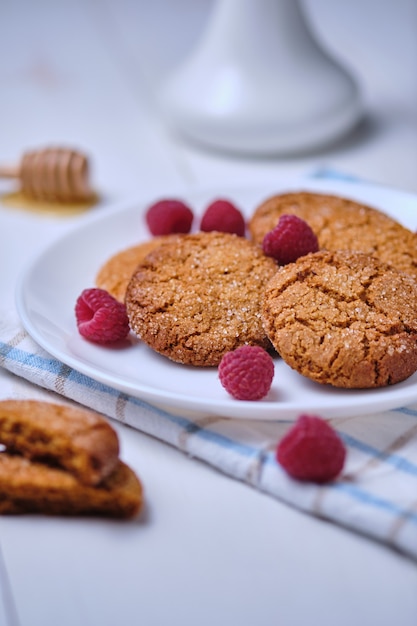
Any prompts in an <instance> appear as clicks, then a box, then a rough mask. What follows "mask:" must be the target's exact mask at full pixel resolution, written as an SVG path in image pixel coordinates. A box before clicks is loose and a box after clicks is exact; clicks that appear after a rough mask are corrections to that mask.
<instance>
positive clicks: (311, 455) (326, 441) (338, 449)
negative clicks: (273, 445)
mask: <svg viewBox="0 0 417 626" xmlns="http://www.w3.org/2000/svg"><path fill="white" fill-rule="evenodd" d="M345 457H346V448H345V446H344V444H343V441H342V440H341V439H340V437H339V435H338V434H337V433H336V431H335V430H334V429H333V428H332V427H331V426H330V425H329V424H328V423H327V422H325V421H324V420H323V419H322V418H320V417H316V416H312V415H300V417H299V418H298V420H297V422H296V423H295V424H294V426H293V427H292V428H291V429H290V430H289V431H288V432H287V433H286V435H285V436H284V437H283V439H282V440H281V441H280V443H279V444H278V446H277V451H276V458H277V461H278V463H280V465H282V467H283V468H284V469H285V470H286V471H287V472H288V474H289V475H290V476H292V477H293V478H296V479H297V480H305V481H312V482H316V483H325V482H330V481H331V480H333V479H334V478H336V476H337V475H338V474H339V473H340V472H341V471H342V468H343V465H344V462H345Z"/></svg>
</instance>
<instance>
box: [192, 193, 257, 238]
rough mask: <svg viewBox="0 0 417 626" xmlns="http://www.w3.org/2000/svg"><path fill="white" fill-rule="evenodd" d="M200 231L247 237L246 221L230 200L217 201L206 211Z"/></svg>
mask: <svg viewBox="0 0 417 626" xmlns="http://www.w3.org/2000/svg"><path fill="white" fill-rule="evenodd" d="M200 229H201V230H203V231H205V232H208V231H212V230H217V231H219V232H221V233H234V234H235V235H239V236H240V237H244V236H245V230H246V224H245V219H244V217H243V215H242V213H241V212H240V211H239V209H238V208H237V207H236V206H235V205H234V204H232V203H231V202H229V201H228V200H215V201H214V202H212V203H211V204H209V206H208V207H207V209H206V210H205V212H204V214H203V217H202V218H201V224H200Z"/></svg>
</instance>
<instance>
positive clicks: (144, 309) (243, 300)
mask: <svg viewBox="0 0 417 626" xmlns="http://www.w3.org/2000/svg"><path fill="white" fill-rule="evenodd" d="M276 271H277V266H276V264H275V262H274V261H273V260H272V259H271V258H269V257H266V256H265V255H264V254H263V252H262V250H261V248H260V247H259V246H257V245H256V244H254V243H252V242H250V241H248V240H247V239H244V238H243V237H239V236H237V235H234V234H229V233H220V232H216V231H213V232H200V233H195V234H189V235H183V236H182V237H181V238H178V239H177V240H176V241H173V242H169V243H166V244H164V245H163V246H160V247H158V248H157V249H155V250H154V251H152V252H151V253H150V254H148V255H147V257H146V258H145V259H144V261H143V262H142V264H141V265H139V267H138V268H137V270H136V272H135V274H134V275H133V277H132V279H131V280H130V282H129V285H128V287H127V291H126V309H127V314H128V317H129V322H130V326H131V329H132V330H133V331H134V332H135V333H136V334H137V335H138V336H139V337H140V338H141V339H142V340H143V341H144V342H145V343H147V344H148V345H149V346H150V347H151V348H153V349H154V350H155V351H156V352H159V353H160V354H163V355H164V356H166V357H168V358H170V359H172V360H173V361H176V362H178V363H184V364H188V365H197V366H215V365H218V364H219V362H220V360H221V357H222V356H223V354H225V353H226V352H229V351H230V350H234V349H235V348H238V347H239V346H241V345H244V344H248V345H260V346H261V347H264V348H271V344H270V342H269V340H268V338H267V336H266V333H265V331H264V329H263V325H262V316H261V302H262V296H263V291H264V289H265V286H266V284H267V283H268V281H269V280H270V278H272V276H273V275H274V274H275V272H276Z"/></svg>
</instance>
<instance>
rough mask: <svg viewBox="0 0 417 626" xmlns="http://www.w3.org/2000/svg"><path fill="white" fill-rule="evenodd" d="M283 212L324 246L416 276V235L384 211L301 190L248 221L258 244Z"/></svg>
mask: <svg viewBox="0 0 417 626" xmlns="http://www.w3.org/2000/svg"><path fill="white" fill-rule="evenodd" d="M283 214H294V215H297V216H298V217H300V218H301V219H303V220H305V221H306V222H307V223H308V224H309V225H310V226H311V228H312V229H313V231H314V232H315V234H316V235H317V237H318V240H319V246H320V248H321V249H327V250H351V251H355V252H363V253H365V254H371V255H373V256H375V257H377V258H379V259H381V260H382V261H384V262H385V263H388V264H390V265H392V266H393V267H396V268H397V269H399V270H402V271H404V272H407V273H409V274H411V275H413V276H415V277H417V236H416V235H415V234H414V233H413V232H412V231H410V230H408V229H407V228H405V227H404V226H402V225H401V224H399V223H398V222H397V221H396V220H394V219H393V218H391V217H389V216H388V215H386V214H385V213H383V212H381V211H379V210H377V209H374V208H372V207H369V206H366V205H364V204H362V203H360V202H356V201H354V200H348V199H346V198H341V197H338V196H332V195H325V194H317V193H312V192H306V191H301V192H297V193H286V194H281V195H277V196H274V197H272V198H269V199H268V200H266V201H265V202H263V203H262V204H261V205H260V206H259V207H258V208H257V209H256V210H255V212H254V214H253V215H252V217H251V219H250V220H249V225H248V227H249V232H250V235H251V237H252V239H253V240H254V241H255V242H257V243H262V240H263V238H264V236H265V235H266V233H267V232H269V231H270V230H272V229H273V228H274V227H275V226H276V225H277V223H278V220H279V218H280V216H281V215H283Z"/></svg>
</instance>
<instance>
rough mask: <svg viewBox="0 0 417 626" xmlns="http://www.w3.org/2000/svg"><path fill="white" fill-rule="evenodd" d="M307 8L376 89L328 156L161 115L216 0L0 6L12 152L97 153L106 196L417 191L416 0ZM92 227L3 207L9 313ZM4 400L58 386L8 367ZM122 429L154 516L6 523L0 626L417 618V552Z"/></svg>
mask: <svg viewBox="0 0 417 626" xmlns="http://www.w3.org/2000/svg"><path fill="white" fill-rule="evenodd" d="M304 4H305V7H306V11H307V13H308V14H309V15H310V17H311V20H312V22H313V24H314V26H315V28H316V30H317V32H318V33H319V34H320V36H321V37H322V39H323V41H324V42H325V43H326V45H327V46H328V47H329V49H331V50H333V51H334V52H335V53H337V55H338V56H339V58H341V59H343V60H344V62H345V63H347V64H348V66H349V67H350V68H351V69H353V71H355V72H356V73H357V75H358V77H359V79H360V80H361V82H362V84H363V88H364V97H365V102H366V107H367V110H368V114H367V117H366V119H365V120H364V121H363V123H362V124H361V125H360V127H359V128H358V129H357V130H356V131H355V133H354V134H353V135H352V136H351V137H349V138H348V139H346V140H344V141H343V142H340V143H339V144H338V145H337V146H334V147H332V148H331V149H328V150H327V151H323V152H322V153H320V154H315V155H309V156H305V157H297V158H296V157H293V158H291V159H284V158H282V159H273V158H269V159H256V160H255V159H252V160H248V159H239V158H231V157H226V156H223V155H219V154H214V153H209V152H205V151H204V150H201V149H197V148H195V147H190V146H188V145H185V144H183V143H181V141H180V140H178V139H177V138H175V137H173V136H172V135H170V134H169V133H168V132H167V130H166V129H165V127H164V126H163V124H162V122H161V120H160V119H159V118H158V116H157V114H156V110H155V106H154V94H155V89H156V88H157V86H158V84H160V81H161V80H163V79H164V77H165V76H167V74H168V72H169V71H170V70H171V69H172V67H174V66H175V64H176V63H178V62H179V61H180V60H181V59H182V58H183V57H184V55H185V54H186V53H187V51H188V50H189V49H190V47H191V46H192V44H193V43H194V42H195V41H196V40H197V38H198V36H199V34H200V32H201V29H202V28H203V26H204V24H205V22H206V19H207V16H208V12H209V10H210V6H211V2H210V1H209V0H194V1H193V2H191V1H188V2H187V1H186V0H176V1H175V2H170V1H169V0H153V2H152V3H148V2H146V1H145V0H136V2H134V1H133V0H130V1H129V0H117V1H116V0H102V1H101V2H100V1H99V0H71V1H70V0H59V1H55V2H54V1H53V0H14V1H13V2H12V1H11V0H3V2H1V3H0V25H1V37H0V85H1V87H0V161H4V162H14V161H16V160H18V159H19V156H20V155H21V153H22V152H23V151H24V150H25V149H27V148H28V147H35V146H43V145H45V144H50V143H64V144H66V143H70V144H71V145H74V144H75V145H79V146H83V147H85V149H86V150H87V151H88V152H89V153H90V154H91V155H92V157H93V163H94V181H95V183H96V186H97V187H98V188H99V189H100V191H101V192H102V193H103V195H104V196H105V198H106V200H108V201H113V200H114V201H120V200H123V199H124V198H125V197H129V196H131V195H132V194H134V195H136V196H139V195H141V194H143V195H144V196H146V197H150V196H152V195H153V194H154V195H155V196H156V195H158V196H159V195H161V193H164V194H165V193H174V192H175V193H177V192H178V193H180V192H181V191H190V190H193V189H194V188H197V187H198V186H200V185H205V186H207V185H209V186H212V187H213V188H214V189H215V188H216V186H220V185H224V184H225V183H227V184H230V185H236V184H241V183H242V182H245V183H248V182H251V183H259V182H262V181H263V180H269V181H270V180H271V179H272V178H273V177H277V178H281V177H282V176H286V175H291V176H292V175H297V174H304V173H305V172H308V171H310V170H312V169H314V168H315V167H319V166H324V165H326V166H330V167H332V168H337V169H340V170H343V171H345V172H347V173H349V174H353V175H355V176H359V177H361V178H364V179H367V180H370V181H373V182H378V183H383V184H387V185H392V186H395V187H399V188H403V189H405V190H408V191H412V192H416V193H417V108H416V102H417V6H416V3H415V1H414V0H398V1H397V2H395V3H388V2H382V3H381V2H380V0H351V1H350V2H343V1H340V2H337V3H335V2H331V1H330V0H306V1H305V3H304ZM9 185H10V183H8V182H6V181H3V182H1V183H0V192H6V191H7V190H8V189H9ZM76 219H77V218H74V217H72V218H64V217H63V218H56V217H55V218H53V217H45V216H39V215H36V214H31V213H28V212H26V211H22V210H18V209H10V208H8V207H6V206H2V205H0V235H1V246H0V263H1V274H0V281H1V282H0V293H1V304H2V307H8V306H13V298H14V286H15V281H16V278H17V276H18V275H19V272H20V271H21V269H22V267H23V264H24V262H25V260H26V258H27V256H28V255H30V254H35V253H36V252H37V251H38V250H41V249H42V248H43V247H44V246H45V245H47V244H48V243H49V242H50V241H51V240H52V239H53V238H55V237H56V236H58V235H59V234H61V233H62V232H64V231H65V230H66V229H67V228H68V227H69V226H70V225H73V224H74V223H75V221H76ZM8 396H14V397H16V396H19V397H39V398H41V397H45V395H44V394H43V392H41V391H40V390H39V389H37V388H34V387H31V386H29V384H26V383H24V382H23V381H19V380H18V379H16V378H14V377H12V376H10V375H8V374H6V373H5V372H3V371H1V372H0V397H1V398H5V397H8ZM116 427H117V429H118V432H119V434H120V438H121V444H122V455H123V458H124V459H125V460H126V461H127V462H128V463H129V464H130V465H131V466H132V467H133V468H134V469H135V470H136V471H137V472H138V474H139V475H140V476H141V478H142V480H143V482H144V484H145V486H146V493H147V501H148V509H147V513H146V516H145V518H144V519H142V520H141V522H140V523H139V524H132V525H120V524H118V523H112V522H97V521H91V520H88V521H85V520H84V521H83V520H71V521H69V520H65V519H58V520H54V519H45V518H42V517H39V518H33V517H28V518H24V517H23V518H18V519H16V518H2V519H0V625H1V626H56V625H59V626H75V625H76V626H91V625H94V626H95V625H96V624H97V625H98V624H100V625H101V626H113V625H115V624H120V625H122V624H123V626H128V625H130V624H132V625H133V624H142V625H144V626H153V625H155V626H160V625H164V624H175V625H177V624H178V625H182V626H191V625H193V626H194V625H198V626H213V625H214V624H220V625H223V624H239V625H240V626H249V625H252V624H271V625H272V624H274V625H275V624H283V625H285V626H292V625H295V626H303V625H304V624H308V623H311V620H312V619H313V622H314V623H316V622H317V623H320V624H321V625H322V626H333V625H336V624H337V625H338V626H344V625H346V626H347V625H352V624H355V625H356V626H360V625H362V624H363V625H365V624H366V625H368V626H372V625H373V624H378V625H379V626H388V625H391V624H394V623H398V624H401V626H415V624H416V623H417V594H416V589H417V568H416V564H415V563H413V562H411V561H410V560H408V559H406V558H404V557H402V556H400V555H398V554H396V553H393V552H391V551H390V550H389V549H387V548H385V547H382V546H381V545H379V544H377V543H374V542H372V541H370V540H368V539H366V538H363V537H361V536H358V535H356V534H354V533H352V532H349V531H346V530H344V529H342V528H339V527H337V526H334V525H331V524H328V523H325V522H323V521H320V520H317V519H314V518H311V517H309V516H306V515H304V514H301V513H299V512H297V511H295V510H293V509H291V508H290V507H288V506H284V505H282V504H281V503H279V502H277V501H274V500H273V499H272V498H268V497H266V496H263V495H261V494H259V493H257V492H256V491H254V490H253V489H251V488H249V487H247V486H245V485H242V484H240V483H238V482H236V481H233V480H231V479H228V478H226V477H224V476H223V475H221V474H220V473H217V472H216V471H214V470H212V469H210V468H208V467H206V466H204V465H203V464H201V463H198V462H196V461H194V460H192V459H190V458H188V457H186V456H184V455H183V454H182V453H181V452H178V451H176V450H174V449H172V448H170V447H168V446H166V445H164V444H162V443H160V442H159V441H155V440H153V439H152V438H150V437H147V436H145V435H142V434H141V433H138V432H135V431H133V430H131V429H128V428H124V427H122V426H120V425H117V426H116ZM416 540H417V539H416Z"/></svg>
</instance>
